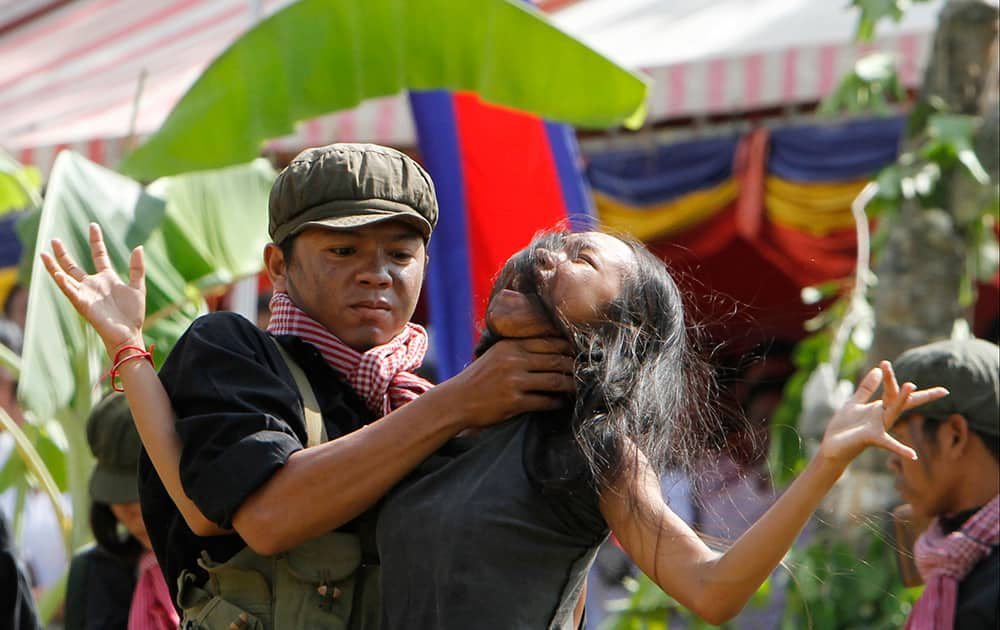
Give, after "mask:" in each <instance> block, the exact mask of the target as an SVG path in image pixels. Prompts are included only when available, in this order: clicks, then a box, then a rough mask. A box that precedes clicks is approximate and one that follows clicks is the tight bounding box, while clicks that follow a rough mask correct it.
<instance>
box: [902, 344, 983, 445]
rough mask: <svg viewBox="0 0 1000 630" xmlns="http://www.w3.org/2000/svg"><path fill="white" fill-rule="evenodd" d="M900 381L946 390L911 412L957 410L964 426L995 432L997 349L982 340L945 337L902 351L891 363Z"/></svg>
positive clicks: (930, 413) (932, 413) (932, 414)
mask: <svg viewBox="0 0 1000 630" xmlns="http://www.w3.org/2000/svg"><path fill="white" fill-rule="evenodd" d="M892 367H893V370H894V371H895V372H896V378H897V380H898V381H899V382H900V383H904V382H906V381H909V382H911V383H913V384H914V385H916V386H917V387H918V388H920V389H924V388H927V387H934V386H941V387H944V388H946V389H947V390H948V391H949V392H951V393H950V394H948V395H947V396H945V397H944V398H939V399H937V400H933V401H931V402H929V403H927V404H925V405H921V406H920V407H917V408H916V409H914V410H913V413H916V414H921V415H923V416H926V417H928V418H941V419H943V418H947V417H948V416H950V415H952V414H956V413H957V414H961V415H962V416H964V417H965V420H966V422H968V423H969V428H970V429H972V430H974V431H978V432H979V433H982V434H984V435H991V436H993V435H1000V347H998V346H997V345H996V344H993V343H990V342H988V341H985V340H983V339H951V340H948V341H939V342H936V343H930V344H927V345H924V346H919V347H916V348H912V349H910V350H907V351H906V352H904V353H903V354H901V355H900V356H899V358H898V359H896V360H895V361H894V362H893V364H892Z"/></svg>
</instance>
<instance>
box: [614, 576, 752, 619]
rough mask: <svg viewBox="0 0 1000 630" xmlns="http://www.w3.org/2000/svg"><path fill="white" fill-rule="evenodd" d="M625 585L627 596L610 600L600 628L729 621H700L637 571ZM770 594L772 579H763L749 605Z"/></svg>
mask: <svg viewBox="0 0 1000 630" xmlns="http://www.w3.org/2000/svg"><path fill="white" fill-rule="evenodd" d="M624 585H625V588H626V589H628V591H629V593H630V594H629V596H628V597H627V598H625V599H622V600H619V601H617V602H611V603H610V604H609V606H608V609H609V612H612V613H613V614H612V615H610V616H609V617H608V619H606V620H605V621H604V623H602V624H601V626H600V628H599V630H669V628H670V623H671V622H673V621H676V622H680V623H681V627H683V628H685V629H686V630H705V629H707V628H727V627H729V626H730V624H723V625H722V626H713V625H712V624H710V623H708V622H706V621H702V620H701V619H700V618H699V617H697V616H695V614H694V613H692V612H691V611H689V610H688V609H687V608H684V607H683V606H681V605H680V604H679V603H678V602H677V600H675V599H674V598H672V597H670V596H669V595H667V594H666V593H664V592H663V591H662V590H660V587H659V586H657V585H656V583H655V582H653V581H652V580H651V579H649V578H648V577H646V576H645V575H643V574H642V573H639V574H638V577H636V578H631V577H629V578H625V581H624ZM770 597H771V581H770V580H765V581H764V583H763V584H762V585H761V586H760V588H759V589H757V592H756V593H754V595H753V597H752V598H751V599H750V603H749V604H748V606H764V605H765V604H767V602H768V601H769V599H770Z"/></svg>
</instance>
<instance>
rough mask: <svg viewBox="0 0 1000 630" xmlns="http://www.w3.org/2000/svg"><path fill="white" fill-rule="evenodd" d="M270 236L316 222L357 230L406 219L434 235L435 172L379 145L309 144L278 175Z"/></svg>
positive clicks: (282, 235)
mask: <svg viewBox="0 0 1000 630" xmlns="http://www.w3.org/2000/svg"><path fill="white" fill-rule="evenodd" d="M268 214H269V225H268V231H269V232H270V235H271V240H272V241H273V242H275V243H281V242H282V241H283V240H285V239H286V238H288V237H289V236H292V235H294V234H296V233H298V232H300V231H301V230H303V229H305V228H307V227H312V226H317V227H326V228H332V229H342V230H343V229H352V228H358V227H362V226H365V225H370V224H373V223H379V222H381V221H389V220H395V221H403V222H405V223H408V224H410V225H412V226H413V227H414V228H416V229H417V231H419V232H420V234H421V235H422V236H423V237H424V240H427V239H428V238H430V235H431V232H432V231H433V230H434V226H435V225H436V224H437V219H438V204H437V197H436V196H435V194H434V184H433V182H432V181H431V178H430V175H428V174H427V171H425V170H424V169H423V168H422V167H421V166H420V165H419V164H417V163H416V162H415V161H414V160H413V159H411V158H410V157H408V156H407V155H405V154H403V153H400V152H399V151H396V150H395V149H390V148H389V147H383V146H379V145H376V144H351V143H337V144H331V145H327V146H325V147H317V148H313V149H306V150H305V151H303V152H302V153H300V154H298V155H297V156H296V157H295V159H293V160H292V161H291V163H290V164H289V165H288V166H287V167H286V168H285V169H284V170H283V171H281V173H279V174H278V178H277V179H276V180H275V182H274V185H273V186H272V187H271V197H270V200H269V203H268Z"/></svg>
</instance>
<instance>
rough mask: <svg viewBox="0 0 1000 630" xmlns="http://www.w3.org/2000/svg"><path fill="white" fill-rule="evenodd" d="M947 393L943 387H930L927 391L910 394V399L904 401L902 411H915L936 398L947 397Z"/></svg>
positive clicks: (922, 390)
mask: <svg viewBox="0 0 1000 630" xmlns="http://www.w3.org/2000/svg"><path fill="white" fill-rule="evenodd" d="M950 393H951V392H949V391H948V390H947V389H945V388H944V387H930V388H928V389H921V390H919V391H915V392H913V393H912V394H910V397H909V398H908V399H907V400H906V403H905V404H904V405H903V411H909V410H910V409H915V408H917V407H919V406H920V405H924V404H926V403H929V402H931V401H932V400H937V399H938V398H944V397H945V396H947V395H949V394H950Z"/></svg>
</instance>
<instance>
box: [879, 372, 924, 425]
mask: <svg viewBox="0 0 1000 630" xmlns="http://www.w3.org/2000/svg"><path fill="white" fill-rule="evenodd" d="M893 378H895V377H893ZM916 389H917V386H916V385H914V384H913V383H903V386H902V387H900V388H899V391H898V392H896V396H895V397H893V398H890V397H889V396H888V394H887V395H886V397H885V398H884V399H883V400H882V409H883V412H882V424H884V425H885V426H886V427H891V426H892V425H893V424H895V422H896V418H898V417H899V414H900V413H902V411H903V408H904V405H906V401H907V400H909V398H910V395H911V394H912V393H913V392H914V391H915V390H916Z"/></svg>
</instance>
